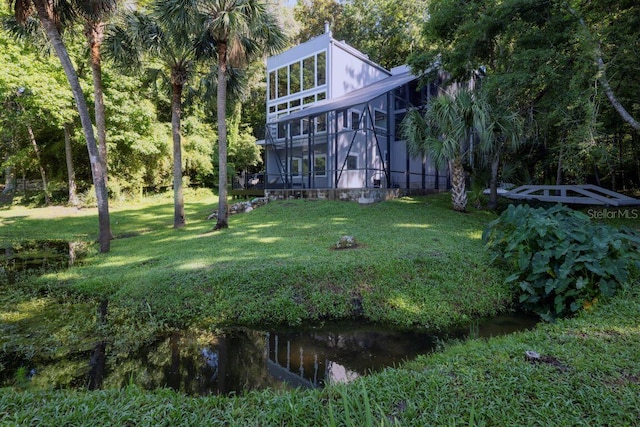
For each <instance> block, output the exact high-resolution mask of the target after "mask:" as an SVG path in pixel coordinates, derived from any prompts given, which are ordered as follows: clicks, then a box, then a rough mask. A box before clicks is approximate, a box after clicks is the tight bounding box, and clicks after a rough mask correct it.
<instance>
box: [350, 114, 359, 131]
mask: <svg viewBox="0 0 640 427" xmlns="http://www.w3.org/2000/svg"><path fill="white" fill-rule="evenodd" d="M351 129H353V130H358V129H360V113H359V112H358V111H352V112H351Z"/></svg>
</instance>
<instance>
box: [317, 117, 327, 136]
mask: <svg viewBox="0 0 640 427" xmlns="http://www.w3.org/2000/svg"><path fill="white" fill-rule="evenodd" d="M326 131H327V115H326V114H321V115H319V116H318V117H316V132H326Z"/></svg>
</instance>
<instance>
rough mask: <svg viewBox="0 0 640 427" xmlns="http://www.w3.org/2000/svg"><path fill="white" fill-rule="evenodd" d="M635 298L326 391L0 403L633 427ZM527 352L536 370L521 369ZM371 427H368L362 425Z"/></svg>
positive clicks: (143, 414)
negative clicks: (531, 354)
mask: <svg viewBox="0 0 640 427" xmlns="http://www.w3.org/2000/svg"><path fill="white" fill-rule="evenodd" d="M638 324H640V295H639V294H638V292H637V291H636V292H633V293H632V292H625V293H623V294H622V295H620V296H617V297H615V298H614V299H613V300H612V301H611V302H610V304H607V305H601V306H599V307H598V308H597V309H596V310H594V311H593V312H592V313H589V314H587V313H584V314H583V315H581V316H578V317H577V318H573V319H568V320H560V321H558V322H557V323H556V324H543V325H539V326H538V327H537V328H535V329H534V330H531V331H528V332H523V333H517V334H512V335H509V336H504V337H499V338H491V339H488V340H471V341H467V342H465V343H463V344H456V345H452V346H448V347H447V348H445V349H444V351H443V352H439V353H436V354H431V355H424V356H420V357H418V358H417V359H416V360H414V361H410V362H408V363H406V364H404V365H402V366H399V367H398V368H395V369H387V370H384V371H383V372H380V373H377V374H373V375H369V376H366V377H364V378H360V379H358V380H357V382H355V383H353V384H349V385H342V384H339V385H335V386H328V387H326V388H324V389H323V390H289V391H283V390H277V391H269V390H267V391H262V392H250V393H246V394H244V395H237V396H232V397H229V396H209V397H206V398H198V397H188V396H185V395H181V394H179V393H177V392H173V391H171V390H167V389H159V390H156V391H153V392H149V391H144V390H141V389H140V388H137V387H134V386H125V387H122V388H113V389H107V390H101V391H93V392H86V391H84V392H78V391H69V390H51V391H38V390H33V389H31V390H25V391H19V390H15V389H11V388H4V389H2V390H1V391H0V415H1V416H2V419H3V422H4V423H6V424H7V425H13V426H32V425H37V424H42V425H64V424H69V425H76V426H93V425H95V424H101V425H127V424H129V425H137V426H141V427H142V426H158V425H185V426H198V425H211V426H228V425H262V426H282V425H287V426H300V427H302V426H321V425H344V426H348V425H402V426H426V425H433V426H441V425H447V426H462V425H494V426H498V425H500V426H507V425H538V424H545V425H562V426H565V425H566V426H568V425H629V426H632V425H635V424H637V420H638V417H639V416H640V412H639V409H638V408H640V393H638V387H639V384H638V378H639V376H640V371H639V370H638V366H640V353H639V352H638V351H637V348H638V346H640V330H639V329H638ZM527 350H534V351H536V352H538V353H539V354H541V355H543V356H544V361H540V362H538V363H532V362H529V361H526V360H525V358H524V353H525V351H527ZM367 423H370V424H367Z"/></svg>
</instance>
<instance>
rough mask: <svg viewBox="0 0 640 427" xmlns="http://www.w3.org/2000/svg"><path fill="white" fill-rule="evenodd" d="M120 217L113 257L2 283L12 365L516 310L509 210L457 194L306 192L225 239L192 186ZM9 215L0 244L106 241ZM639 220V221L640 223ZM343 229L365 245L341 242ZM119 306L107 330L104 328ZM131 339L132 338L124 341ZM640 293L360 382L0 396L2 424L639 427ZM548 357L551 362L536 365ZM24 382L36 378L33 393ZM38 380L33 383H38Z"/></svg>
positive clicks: (251, 217) (46, 220)
mask: <svg viewBox="0 0 640 427" xmlns="http://www.w3.org/2000/svg"><path fill="white" fill-rule="evenodd" d="M187 200H188V203H187V220H188V225H187V227H186V228H185V229H182V230H173V229H172V228H171V224H172V213H173V208H172V206H171V200H170V198H158V199H156V200H153V201H147V203H146V204H140V205H136V206H130V207H128V206H121V207H116V208H113V209H112V222H113V235H114V238H115V240H114V241H113V243H112V250H111V252H110V253H109V254H97V253H95V252H92V253H90V254H89V256H88V257H87V258H86V259H85V261H84V263H83V265H82V266H79V267H74V268H72V269H70V270H68V271H66V272H60V273H56V274H48V275H46V276H43V277H40V278H38V279H36V280H31V281H28V282H24V283H20V284H17V285H15V286H12V287H7V286H4V285H3V286H2V287H1V288H0V301H1V304H2V306H1V307H2V308H1V309H0V320H1V322H2V326H0V331H1V332H2V334H1V336H0V355H1V357H2V359H0V360H6V357H10V356H12V355H13V356H15V355H17V354H22V355H24V354H26V353H28V352H33V353H34V354H38V355H40V356H41V357H42V356H43V354H44V355H49V356H54V355H58V356H59V355H60V354H72V353H74V352H77V351H81V350H82V349H85V350H86V348H88V346H89V343H90V342H94V340H95V337H96V335H100V334H106V336H108V337H110V339H111V340H112V341H111V342H110V343H109V344H110V348H112V351H118V349H119V350H120V351H124V350H125V349H130V348H135V346H136V345H141V343H144V342H145V340H148V339H150V338H151V337H153V336H154V334H156V333H157V332H158V331H159V330H162V329H164V328H166V327H167V326H180V327H181V326H190V327H198V328H203V329H210V328H214V327H217V326H221V325H226V324H246V325H253V324H264V323H265V322H281V323H290V324H297V323H300V322H309V321H317V320H318V319H323V318H341V317H351V316H354V315H359V316H362V317H363V321H378V322H385V323H392V324H396V325H398V326H403V327H415V326H420V327H428V328H433V329H438V328H444V327H447V326H450V325H453V324H457V323H460V322H462V321H464V320H466V319H469V318H470V317H473V316H477V315H487V314H493V313H495V312H497V311H500V310H503V309H504V308H506V307H508V306H509V305H510V301H511V297H510V294H509V291H508V290H507V289H506V288H505V287H504V285H503V284H502V279H503V278H504V277H505V273H504V272H502V271H500V270H498V269H496V268H494V267H490V266H487V263H486V259H487V254H486V253H485V251H484V248H483V245H482V242H481V240H480V236H481V233H482V229H483V228H484V226H485V225H486V223H488V222H489V221H490V220H492V219H493V218H494V215H493V214H490V213H486V212H482V211H472V212H471V213H468V214H457V213H454V212H452V211H451V210H450V208H449V200H448V196H447V195H438V196H432V197H420V198H404V199H400V200H395V201H389V202H384V203H379V204H375V205H371V206H359V205H357V204H355V203H345V202H328V201H322V202H320V201H303V200H290V201H280V202H275V203H271V204H269V205H267V206H265V207H262V208H259V209H257V210H255V211H253V212H250V213H246V214H242V215H237V216H232V217H231V218H230V229H229V230H225V231H222V232H216V233H211V232H210V230H211V229H212V228H213V225H214V224H213V223H211V222H208V221H206V220H205V218H206V216H207V215H208V214H209V213H210V211H211V210H212V209H213V208H214V206H213V201H214V199H213V197H212V196H211V195H210V194H207V193H203V192H197V193H196V192H193V193H189V197H188V199H187ZM51 212H52V211H51V210H49V211H47V210H33V209H31V210H23V209H18V208H12V209H8V210H3V211H0V241H14V240H18V239H22V238H27V237H31V238H36V237H37V238H42V237H44V236H46V237H47V238H66V239H81V240H92V239H95V237H96V235H95V231H96V230H97V219H96V218H95V213H93V212H91V211H89V212H86V213H85V212H72V213H71V214H66V215H64V216H59V215H55V216H53V217H50V215H51ZM635 226H636V227H637V224H635ZM341 235H352V236H355V238H356V240H357V241H358V242H359V243H360V246H359V247H358V248H357V249H348V250H340V251H338V250H334V249H333V246H334V245H335V243H336V242H337V241H338V239H339V238H340V236H341ZM103 299H108V301H109V313H110V314H109V325H108V326H107V330H100V328H96V322H95V311H96V307H97V303H98V301H100V300H103ZM115 337H117V338H115ZM638 348H640V295H639V293H638V292H637V287H634V288H632V290H631V291H627V292H626V293H625V294H624V295H621V296H619V297H616V298H614V299H613V300H610V301H603V302H601V303H600V304H599V305H598V306H597V307H596V309H595V310H594V311H593V312H591V313H582V314H581V315H580V316H578V317H577V318H575V319H570V320H565V321H560V322H558V323H557V324H553V325H549V324H545V325H539V326H538V327H537V328H536V329H535V330H533V331H530V332H524V333H518V334H513V335H511V336H508V337H502V338H494V339H490V340H488V341H481V340H478V341H470V342H467V343H460V344H453V345H451V346H448V348H446V349H445V351H443V352H442V353H438V354H434V355H430V356H424V357H421V358H419V359H418V360H416V361H413V362H410V363H408V364H407V365H405V366H403V367H402V368H400V369H388V370H385V371H384V372H382V373H379V374H375V375H371V376H368V377H364V378H361V379H359V380H358V381H356V382H355V383H353V384H350V385H347V386H332V387H327V388H325V389H324V390H320V391H318V390H316V391H309V390H308V391H299V392H282V391H279V392H275V391H263V392H252V393H249V394H248V395H246V396H244V397H235V398H230V397H212V398H189V397H184V396H181V395H179V394H176V393H173V392H170V391H158V392H153V393H150V392H144V391H141V390H139V389H137V388H135V387H129V388H126V389H124V390H105V391H100V392H73V391H39V390H34V389H33V388H31V389H29V387H28V386H25V385H24V384H21V383H20V382H19V381H16V387H13V388H5V389H2V391H0V424H2V425H38V424H39V425H52V424H56V425H64V424H65V423H69V424H70V425H96V424H100V425H145V426H146V425H148V426H155V425H287V426H288V425H300V426H305V425H354V426H360V425H381V424H389V425H393V424H394V423H395V424H397V425H416V426H423V425H589V426H592V425H640V410H639V409H638V408H640V352H638V351H637V349H638ZM526 350H534V351H537V352H538V353H540V354H541V355H542V356H543V357H542V359H543V361H542V362H539V363H531V362H528V361H526V360H525V357H524V352H525V351H526ZM21 386H22V387H21ZM24 388H26V390H23V389H24Z"/></svg>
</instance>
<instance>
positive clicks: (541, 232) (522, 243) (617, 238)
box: [483, 205, 640, 320]
mask: <svg viewBox="0 0 640 427" xmlns="http://www.w3.org/2000/svg"><path fill="white" fill-rule="evenodd" d="M483 240H484V242H485V243H486V245H487V247H488V248H489V249H490V250H492V251H494V256H493V261H502V262H503V263H505V264H506V266H507V268H508V269H510V270H511V272H512V274H511V275H510V276H508V277H507V279H506V280H507V282H508V283H510V284H511V286H513V287H514V288H516V289H515V290H516V292H517V293H518V294H519V298H520V303H522V304H523V305H524V307H525V308H527V309H530V310H532V311H534V312H536V313H538V314H539V315H540V316H541V317H542V318H543V319H545V320H552V319H554V318H556V317H562V316H567V315H569V314H572V313H575V312H576V311H578V310H579V309H580V308H583V307H584V308H588V307H590V306H591V305H592V304H594V303H595V302H596V301H597V299H598V298H599V297H600V296H612V295H614V294H615V292H616V290H617V289H618V288H619V287H620V286H624V285H625V284H626V283H628V281H629V274H630V273H631V272H632V271H633V270H634V269H636V268H637V267H638V266H639V265H640V256H639V255H640V254H639V252H638V245H639V243H640V236H639V235H638V234H637V233H634V232H633V231H631V230H626V231H622V230H618V229H616V228H613V227H610V226H607V225H604V224H598V223H592V222H591V221H590V219H589V217H588V216H586V215H585V214H583V213H581V212H578V211H574V210H572V209H569V208H567V207H564V206H561V205H558V206H555V207H552V208H549V209H543V208H537V209H534V208H531V207H529V206H527V205H519V206H513V205H511V206H509V208H508V209H507V210H506V211H504V212H503V213H502V214H501V215H500V217H498V219H496V220H495V221H493V222H491V223H490V224H489V225H488V226H487V228H486V230H485V231H484V233H483Z"/></svg>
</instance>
